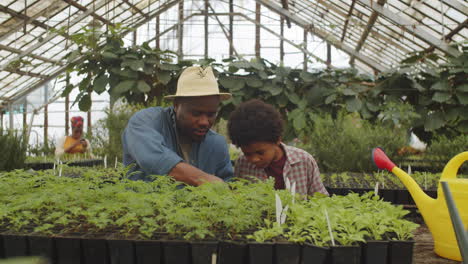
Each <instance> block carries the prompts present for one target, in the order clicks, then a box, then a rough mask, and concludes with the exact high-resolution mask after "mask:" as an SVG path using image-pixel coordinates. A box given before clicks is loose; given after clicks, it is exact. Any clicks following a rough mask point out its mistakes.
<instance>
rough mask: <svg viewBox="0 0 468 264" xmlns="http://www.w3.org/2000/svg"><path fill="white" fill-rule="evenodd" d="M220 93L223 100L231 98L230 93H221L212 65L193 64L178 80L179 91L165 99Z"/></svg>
mask: <svg viewBox="0 0 468 264" xmlns="http://www.w3.org/2000/svg"><path fill="white" fill-rule="evenodd" d="M208 95H219V96H220V98H221V100H227V99H229V98H231V94H230V93H220V92H219V87H218V82H217V81H216V78H215V76H214V74H213V70H212V69H211V67H206V68H202V67H198V66H192V67H188V68H187V69H185V70H184V71H183V72H182V74H181V75H180V77H179V80H178V82H177V92H176V94H174V95H168V96H165V97H164V98H165V99H174V98H176V97H192V96H208Z"/></svg>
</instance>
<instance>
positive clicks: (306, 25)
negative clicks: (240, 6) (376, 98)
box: [255, 0, 387, 71]
mask: <svg viewBox="0 0 468 264" xmlns="http://www.w3.org/2000/svg"><path fill="white" fill-rule="evenodd" d="M255 1H256V2H259V3H261V4H262V5H264V6H265V7H268V8H269V9H271V10H273V11H274V12H276V13H278V14H279V15H283V16H286V17H289V18H290V19H291V21H293V22H294V23H296V24H297V25H298V26H300V27H302V28H305V29H308V31H309V32H310V33H311V34H314V35H316V36H318V37H319V38H321V39H323V40H324V41H326V42H327V43H330V44H331V45H333V46H335V47H336V48H338V49H341V50H343V51H344V52H346V53H348V54H349V55H354V56H355V57H356V59H358V60H360V61H362V62H363V63H364V64H366V65H368V66H369V67H371V68H373V69H374V70H377V71H385V70H387V68H385V67H383V66H382V65H381V64H380V63H378V62H376V61H374V60H372V59H370V58H368V57H367V56H365V55H363V54H361V53H359V52H355V51H354V49H353V48H351V47H349V46H347V45H346V44H344V43H343V42H341V41H339V40H338V39H336V38H334V37H333V36H332V35H330V34H329V33H327V32H325V31H323V30H321V29H318V28H316V27H314V26H313V25H310V24H309V23H307V21H305V20H304V19H302V18H300V17H298V16H297V15H295V14H293V13H291V12H289V11H287V10H285V9H283V8H282V7H280V6H278V5H276V4H274V3H272V2H271V1H268V0H255Z"/></svg>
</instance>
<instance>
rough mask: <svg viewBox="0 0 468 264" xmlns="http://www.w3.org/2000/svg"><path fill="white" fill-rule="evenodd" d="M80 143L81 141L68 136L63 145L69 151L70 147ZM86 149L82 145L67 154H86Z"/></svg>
mask: <svg viewBox="0 0 468 264" xmlns="http://www.w3.org/2000/svg"><path fill="white" fill-rule="evenodd" d="M77 141H80V139H75V138H73V137H69V136H67V137H66V139H65V143H64V144H63V149H67V148H68V147H70V146H72V145H73V144H75V142H77ZM85 151H86V148H84V147H83V145H82V144H78V145H76V146H75V147H74V148H72V149H70V150H69V151H68V152H67V153H84V152H85Z"/></svg>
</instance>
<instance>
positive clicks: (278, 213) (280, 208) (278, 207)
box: [275, 193, 283, 225]
mask: <svg viewBox="0 0 468 264" xmlns="http://www.w3.org/2000/svg"><path fill="white" fill-rule="evenodd" d="M275 202H276V223H278V225H281V211H283V204H282V203H281V198H280V197H279V196H278V194H277V193H275Z"/></svg>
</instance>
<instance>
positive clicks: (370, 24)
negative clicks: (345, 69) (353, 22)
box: [349, 0, 386, 65]
mask: <svg viewBox="0 0 468 264" xmlns="http://www.w3.org/2000/svg"><path fill="white" fill-rule="evenodd" d="M385 2H386V0H378V1H377V3H378V4H379V5H382V6H383V5H384V4H385ZM377 17H379V13H378V12H376V11H373V12H372V14H371V15H370V17H369V21H368V22H367V25H366V27H365V28H364V32H363V33H362V35H361V38H360V39H359V41H358V43H357V45H356V48H355V49H354V50H355V51H356V52H359V51H360V50H361V48H362V46H363V45H364V43H365V42H366V39H367V37H368V36H369V33H370V32H371V30H372V27H374V24H375V21H377ZM353 63H354V56H351V58H350V59H349V64H351V65H352V64H353Z"/></svg>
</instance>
